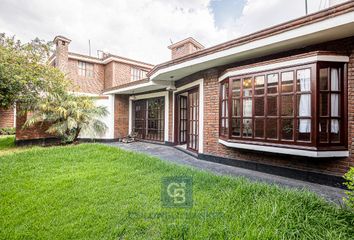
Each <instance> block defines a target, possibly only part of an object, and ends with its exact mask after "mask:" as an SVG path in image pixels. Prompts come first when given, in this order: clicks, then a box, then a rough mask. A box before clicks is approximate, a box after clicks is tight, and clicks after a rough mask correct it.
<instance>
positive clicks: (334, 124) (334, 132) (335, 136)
mask: <svg viewBox="0 0 354 240" xmlns="http://www.w3.org/2000/svg"><path fill="white" fill-rule="evenodd" d="M331 142H337V143H338V142H340V121H339V120H338V119H332V120H331Z"/></svg>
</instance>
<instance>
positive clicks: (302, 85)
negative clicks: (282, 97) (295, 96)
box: [296, 69, 311, 92]
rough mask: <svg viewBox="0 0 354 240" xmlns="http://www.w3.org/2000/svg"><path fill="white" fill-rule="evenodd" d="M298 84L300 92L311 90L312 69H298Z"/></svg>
mask: <svg viewBox="0 0 354 240" xmlns="http://www.w3.org/2000/svg"><path fill="white" fill-rule="evenodd" d="M296 79H297V80H296V85H297V91H298V92H309V91H311V70H310V69H303V70H298V71H297V78H296Z"/></svg>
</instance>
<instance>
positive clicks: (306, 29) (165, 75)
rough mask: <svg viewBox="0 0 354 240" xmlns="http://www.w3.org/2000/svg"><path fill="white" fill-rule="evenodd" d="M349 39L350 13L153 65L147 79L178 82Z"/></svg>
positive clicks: (353, 15) (353, 32) (353, 16)
mask: <svg viewBox="0 0 354 240" xmlns="http://www.w3.org/2000/svg"><path fill="white" fill-rule="evenodd" d="M350 36H354V12H353V11H350V12H347V13H344V14H341V15H337V16H333V17H331V18H327V19H325V20H321V21H317V22H313V23H309V24H307V25H304V26H301V27H298V28H295V29H292V30H289V31H284V32H281V33H278V34H274V35H271V36H268V37H265V38H262V39H258V40H254V41H249V42H246V43H244V44H240V45H236V46H234V47H231V48H228V49H225V50H221V51H217V52H214V53H213V52H212V53H210V54H207V55H203V56H200V57H195V58H191V59H190V60H187V61H184V62H180V63H176V64H171V65H167V66H161V67H159V66H157V70H156V71H155V72H153V74H152V75H151V76H150V79H151V80H170V79H173V80H179V79H181V78H183V77H186V76H188V75H191V74H193V73H195V72H199V71H202V70H205V69H209V68H213V67H217V66H222V65H226V64H230V63H234V62H238V61H243V60H247V59H252V58H257V57H261V56H266V55H270V54H275V53H279V52H284V51H287V50H292V49H297V48H303V47H305V46H309V45H313V44H318V43H323V42H327V41H332V40H336V39H341V38H346V37H350Z"/></svg>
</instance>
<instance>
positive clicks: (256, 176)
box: [107, 142, 345, 204]
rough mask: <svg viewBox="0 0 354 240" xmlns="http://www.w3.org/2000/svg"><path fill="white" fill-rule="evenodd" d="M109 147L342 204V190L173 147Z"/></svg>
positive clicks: (132, 144) (118, 144)
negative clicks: (301, 191)
mask: <svg viewBox="0 0 354 240" xmlns="http://www.w3.org/2000/svg"><path fill="white" fill-rule="evenodd" d="M107 144H108V145H111V146H116V147H119V148H122V149H125V150H130V151H137V152H142V153H147V154H150V155H153V156H156V157H158V158H160V159H162V160H164V161H169V162H173V163H177V164H182V165H188V166H192V167H195V168H198V169H201V170H205V171H209V172H213V173H215V174H219V175H228V176H236V177H237V176H242V177H246V178H248V179H250V180H252V181H260V182H267V183H270V184H278V185H281V186H285V187H291V188H298V189H303V188H306V189H308V190H310V191H313V192H315V193H317V194H318V195H320V196H322V197H324V198H325V199H327V200H328V201H330V202H335V203H338V204H342V198H343V197H344V196H345V194H344V190H343V189H339V188H335V187H329V186H325V185H320V184H316V183H310V182H304V181H300V180H295V179H291V178H286V177H281V176H277V175H272V174H267V173H262V172H258V171H253V170H248V169H244V168H238V167H233V166H227V165H223V164H219V163H213V162H208V161H203V160H200V159H197V158H195V157H193V156H190V155H189V154H186V153H184V152H182V151H180V150H178V149H176V148H174V147H169V146H165V145H158V144H151V143H146V142H134V143H129V144H124V143H120V142H114V143H107Z"/></svg>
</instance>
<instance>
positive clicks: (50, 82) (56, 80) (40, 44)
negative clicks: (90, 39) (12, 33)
mask: <svg viewBox="0 0 354 240" xmlns="http://www.w3.org/2000/svg"><path fill="white" fill-rule="evenodd" d="M50 55H51V42H44V41H41V40H39V39H38V38H36V39H35V40H33V41H31V42H30V43H25V44H22V43H21V42H20V41H19V40H16V39H15V38H14V37H7V36H6V35H5V34H4V33H2V34H0V107H1V108H9V107H11V106H13V105H14V104H15V103H20V104H19V106H20V107H21V109H25V110H29V109H31V108H32V107H33V106H35V105H36V102H37V101H38V100H39V99H40V98H41V97H43V95H45V94H46V93H51V92H57V93H59V94H60V93H65V92H66V89H67V88H68V86H69V85H70V81H69V80H67V79H66V77H65V74H64V73H62V72H61V71H60V70H59V69H57V68H54V67H52V66H51V65H50V64H49V62H48V59H49V56H50Z"/></svg>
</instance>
